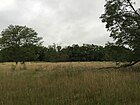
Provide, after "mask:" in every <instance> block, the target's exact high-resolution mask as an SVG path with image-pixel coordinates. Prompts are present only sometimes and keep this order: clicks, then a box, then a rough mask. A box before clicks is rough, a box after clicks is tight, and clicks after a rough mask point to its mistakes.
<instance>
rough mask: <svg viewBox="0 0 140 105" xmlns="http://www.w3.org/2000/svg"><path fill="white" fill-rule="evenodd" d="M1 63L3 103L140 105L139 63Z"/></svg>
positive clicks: (21, 104) (26, 104)
mask: <svg viewBox="0 0 140 105" xmlns="http://www.w3.org/2000/svg"><path fill="white" fill-rule="evenodd" d="M109 67H116V63H113V62H67V63H46V62H42V63H41V62H38V63H34V62H27V63H26V65H23V64H19V65H17V66H16V65H15V63H8V62H7V63H0V105H140V64H137V65H135V66H133V67H128V68H109Z"/></svg>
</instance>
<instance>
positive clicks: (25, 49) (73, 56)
mask: <svg viewBox="0 0 140 105" xmlns="http://www.w3.org/2000/svg"><path fill="white" fill-rule="evenodd" d="M132 53H133V51H132V50H130V49H129V48H125V47H123V46H115V45H114V44H110V43H109V44H106V46H104V47H103V46H98V45H94V44H83V45H82V46H80V45H78V44H73V45H72V46H66V47H62V46H59V45H57V44H53V45H50V46H48V47H45V46H36V45H26V46H21V47H8V48H5V49H2V50H1V51H0V61H1V62H26V61H45V62H46V61H47V62H74V61H75V62H76V61H131V60H132V59H133V60H134V58H131V55H132Z"/></svg>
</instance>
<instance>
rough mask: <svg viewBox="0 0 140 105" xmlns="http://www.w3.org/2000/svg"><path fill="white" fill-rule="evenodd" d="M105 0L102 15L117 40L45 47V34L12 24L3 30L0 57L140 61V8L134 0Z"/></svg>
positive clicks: (49, 59) (9, 58) (6, 59)
mask: <svg viewBox="0 0 140 105" xmlns="http://www.w3.org/2000/svg"><path fill="white" fill-rule="evenodd" d="M105 1H106V4H105V5H104V7H105V11H104V13H103V14H102V15H101V17H100V19H102V22H103V23H105V24H106V28H107V31H109V32H110V37H112V38H113V39H114V41H115V43H107V44H106V45H105V46H98V45H93V44H83V45H82V46H79V45H78V44H73V45H72V46H66V47H62V46H58V45H56V44H54V45H51V46H48V47H45V46H42V43H43V41H42V37H38V36H37V35H38V33H37V32H35V30H33V29H32V28H28V27H27V26H19V25H15V26H14V25H10V26H8V28H6V29H4V30H3V31H2V32H1V34H0V36H1V37H0V61H1V62H5V61H11V62H13V61H14V62H16V63H17V62H25V61H49V62H66V61H129V62H130V65H133V64H135V63H137V62H139V61H140V57H139V55H140V9H139V8H138V9H135V8H134V6H133V4H134V3H133V2H132V1H131V0H105ZM81 37H82V36H81ZM126 46H127V48H126Z"/></svg>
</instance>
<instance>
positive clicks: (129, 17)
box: [101, 0, 140, 59]
mask: <svg viewBox="0 0 140 105" xmlns="http://www.w3.org/2000/svg"><path fill="white" fill-rule="evenodd" d="M101 19H102V22H104V23H106V28H107V30H108V31H110V32H111V33H110V36H111V37H113V38H114V39H115V40H116V44H117V45H120V46H122V45H128V46H129V47H130V48H131V49H133V57H135V59H140V58H139V54H140V12H139V9H137V10H135V8H134V7H133V2H131V0H106V4H105V13H104V14H102V16H101Z"/></svg>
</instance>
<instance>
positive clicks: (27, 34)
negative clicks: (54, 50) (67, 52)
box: [0, 25, 42, 62]
mask: <svg viewBox="0 0 140 105" xmlns="http://www.w3.org/2000/svg"><path fill="white" fill-rule="evenodd" d="M0 35H1V38H0V49H1V50H2V51H1V52H2V55H3V57H5V58H3V59H6V58H8V59H9V60H10V61H16V62H18V61H24V60H27V59H24V58H25V57H26V58H30V57H31V56H32V57H33V55H34V54H32V53H33V51H31V50H32V49H31V47H34V46H39V45H41V44H42V41H41V40H42V37H37V35H38V34H37V33H36V32H35V31H34V30H33V29H32V28H28V27H26V26H19V25H15V26H14V25H10V26H8V28H6V29H4V30H3V31H2V32H1V34H0ZM23 49H24V50H23ZM32 57H31V58H32Z"/></svg>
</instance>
